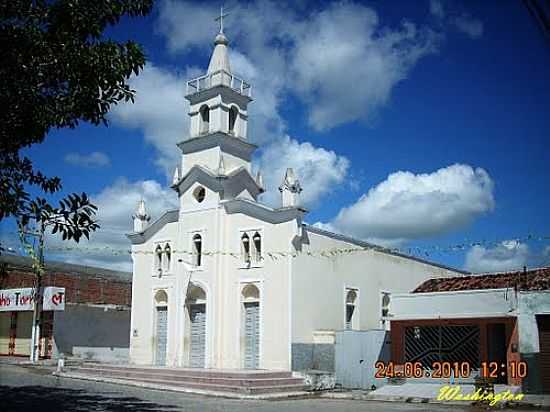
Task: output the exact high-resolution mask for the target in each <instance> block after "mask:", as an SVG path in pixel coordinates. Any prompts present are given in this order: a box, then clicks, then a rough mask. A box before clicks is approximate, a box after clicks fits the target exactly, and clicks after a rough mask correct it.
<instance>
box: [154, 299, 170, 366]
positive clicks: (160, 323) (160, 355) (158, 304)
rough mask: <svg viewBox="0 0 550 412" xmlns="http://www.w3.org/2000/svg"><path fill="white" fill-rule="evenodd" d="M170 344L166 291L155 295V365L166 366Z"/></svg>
mask: <svg viewBox="0 0 550 412" xmlns="http://www.w3.org/2000/svg"><path fill="white" fill-rule="evenodd" d="M167 344H168V294H167V293H166V292H165V291H164V290H159V291H157V293H155V359H154V363H155V365H159V366H164V365H166V345H167Z"/></svg>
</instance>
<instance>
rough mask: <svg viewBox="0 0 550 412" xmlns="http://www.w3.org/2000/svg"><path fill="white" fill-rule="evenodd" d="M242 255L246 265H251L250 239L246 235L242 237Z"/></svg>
mask: <svg viewBox="0 0 550 412" xmlns="http://www.w3.org/2000/svg"><path fill="white" fill-rule="evenodd" d="M241 254H242V256H243V260H244V261H245V263H250V238H249V237H248V235H247V234H246V233H244V234H243V235H242V236H241Z"/></svg>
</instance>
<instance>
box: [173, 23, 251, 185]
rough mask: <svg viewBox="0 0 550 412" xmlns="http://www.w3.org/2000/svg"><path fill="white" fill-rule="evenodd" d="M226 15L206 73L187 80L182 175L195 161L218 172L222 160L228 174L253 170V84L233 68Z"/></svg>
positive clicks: (196, 163)
mask: <svg viewBox="0 0 550 412" xmlns="http://www.w3.org/2000/svg"><path fill="white" fill-rule="evenodd" d="M223 17H224V15H223V13H222V14H221V16H220V17H219V18H218V19H219V20H220V31H219V33H218V34H217V36H216V38H215V39H214V51H213V52H212V56H211V58H210V64H209V65H208V70H207V72H206V74H205V75H203V76H200V77H198V78H195V79H192V80H189V81H188V82H187V91H186V96H185V98H186V99H187V100H189V103H190V108H189V117H190V125H189V136H188V138H187V139H186V140H184V141H182V142H181V143H179V144H178V146H179V147H180V149H181V150H182V153H183V158H182V167H181V174H182V175H183V176H184V175H185V174H186V173H187V172H189V170H191V168H193V166H195V165H198V166H202V167H205V168H207V169H209V170H210V171H212V172H213V173H216V172H217V171H218V169H219V165H220V163H222V164H223V165H224V170H225V173H227V174H229V173H231V171H233V170H235V169H237V168H240V167H244V168H245V169H246V170H247V171H248V172H249V173H250V160H251V155H252V152H253V151H254V150H255V149H256V146H255V145H253V144H250V143H248V142H247V123H248V113H247V109H248V104H249V103H250V102H251V101H252V87H251V86H250V84H248V83H247V82H246V81H244V80H242V79H240V78H238V77H236V76H235V75H234V74H233V72H232V71H231V65H230V63H229V53H228V45H229V41H228V40H227V37H226V36H225V34H224V33H223Z"/></svg>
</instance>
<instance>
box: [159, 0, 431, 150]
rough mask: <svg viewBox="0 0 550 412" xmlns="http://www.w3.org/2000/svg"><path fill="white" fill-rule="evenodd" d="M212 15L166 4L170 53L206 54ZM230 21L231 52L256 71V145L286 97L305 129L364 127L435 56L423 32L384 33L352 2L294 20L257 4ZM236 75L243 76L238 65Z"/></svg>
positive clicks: (235, 11) (290, 13) (373, 16)
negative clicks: (304, 112)
mask: <svg viewBox="0 0 550 412" xmlns="http://www.w3.org/2000/svg"><path fill="white" fill-rule="evenodd" d="M216 13H217V10H216V7H215V5H201V6H198V5H197V4H196V3H192V2H174V1H166V2H164V3H162V5H161V12H160V17H159V24H158V30H159V31H160V32H161V33H162V34H163V35H164V36H165V38H166V41H167V44H168V47H169V49H170V50H171V51H172V52H174V53H186V52H188V51H189V50H191V49H198V50H200V51H202V52H203V53H204V54H207V53H208V52H209V50H210V49H211V47H212V37H213V34H214V32H215V25H214V24H213V22H212V16H213V15H216ZM227 20H228V23H227V29H226V32H227V35H228V37H229V40H230V42H231V43H230V47H231V48H232V50H238V52H239V53H241V54H243V55H245V56H246V58H247V59H248V60H249V61H250V62H251V64H252V65H253V66H254V67H255V74H256V75H255V76H252V78H251V79H249V80H251V81H252V82H253V83H254V86H255V88H254V91H255V93H256V91H257V92H258V93H259V94H258V95H256V97H257V102H259V103H258V106H260V109H259V110H258V111H259V113H261V115H260V117H259V120H260V121H261V122H263V124H262V123H261V124H260V126H263V127H257V128H255V127H254V125H253V127H252V128H251V130H252V131H256V132H257V133H255V134H252V135H253V136H254V137H253V138H254V139H258V140H257V141H260V142H263V141H265V139H264V134H265V133H267V135H268V136H269V135H270V134H271V133H270V128H272V127H273V126H274V125H280V117H279V116H278V115H277V114H276V113H277V111H278V109H279V106H280V104H281V102H282V100H283V99H282V96H283V95H284V94H285V93H293V94H295V95H297V96H298V97H299V98H300V99H302V101H304V102H305V103H306V104H307V105H308V106H307V108H308V110H309V116H308V117H309V123H310V125H311V127H313V128H314V129H317V130H325V129H330V128H332V127H335V126H337V125H340V124H342V123H346V122H349V121H354V120H360V119H368V118H369V117H371V116H372V115H373V114H374V113H375V112H376V110H377V109H379V108H380V107H382V106H384V105H385V104H387V102H388V100H389V98H390V96H391V92H392V90H393V88H394V87H395V86H396V85H397V84H398V83H399V82H400V81H401V80H403V79H405V78H406V77H407V75H408V73H409V72H410V71H411V70H412V68H413V67H414V65H415V64H416V62H417V61H418V60H419V59H420V58H422V57H423V56H426V55H428V54H430V53H434V52H435V51H436V50H437V46H438V43H439V40H440V36H439V35H437V34H436V33H435V32H434V31H432V30H431V29H429V28H428V27H418V26H416V25H415V24H413V23H412V22H408V21H405V22H404V23H403V24H402V25H401V27H398V28H392V27H384V26H382V25H380V23H379V19H378V15H377V13H376V12H375V11H374V9H372V8H369V7H366V6H363V5H360V4H357V3H353V2H341V3H336V4H332V5H328V6H325V7H324V8H322V9H321V10H320V11H318V12H314V13H312V14H311V15H308V16H298V15H297V13H295V11H294V10H292V9H291V8H290V7H281V5H280V3H276V2H273V1H267V0H257V1H253V2H250V3H247V4H246V5H244V4H242V5H235V6H234V7H233V8H232V10H231V15H230V17H228V19H227ZM232 57H233V56H232ZM232 63H233V62H232ZM233 69H234V71H236V72H237V73H239V72H240V73H241V74H246V72H247V71H246V70H243V67H242V66H241V65H239V64H238V62H237V64H236V65H235V66H234V67H233ZM264 105H265V110H264V109H263V106H264ZM269 121H271V123H269V125H268V126H270V127H265V126H266V125H265V123H266V122H269ZM283 126H284V125H283Z"/></svg>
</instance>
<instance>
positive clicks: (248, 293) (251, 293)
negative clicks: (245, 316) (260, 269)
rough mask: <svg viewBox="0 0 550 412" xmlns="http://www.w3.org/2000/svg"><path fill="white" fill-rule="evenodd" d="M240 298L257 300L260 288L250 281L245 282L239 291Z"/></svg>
mask: <svg viewBox="0 0 550 412" xmlns="http://www.w3.org/2000/svg"><path fill="white" fill-rule="evenodd" d="M241 300H242V301H243V302H259V301H260V290H259V289H258V287H257V286H256V285H254V284H252V283H249V284H247V285H246V286H245V287H244V288H243V290H242V292H241Z"/></svg>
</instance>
